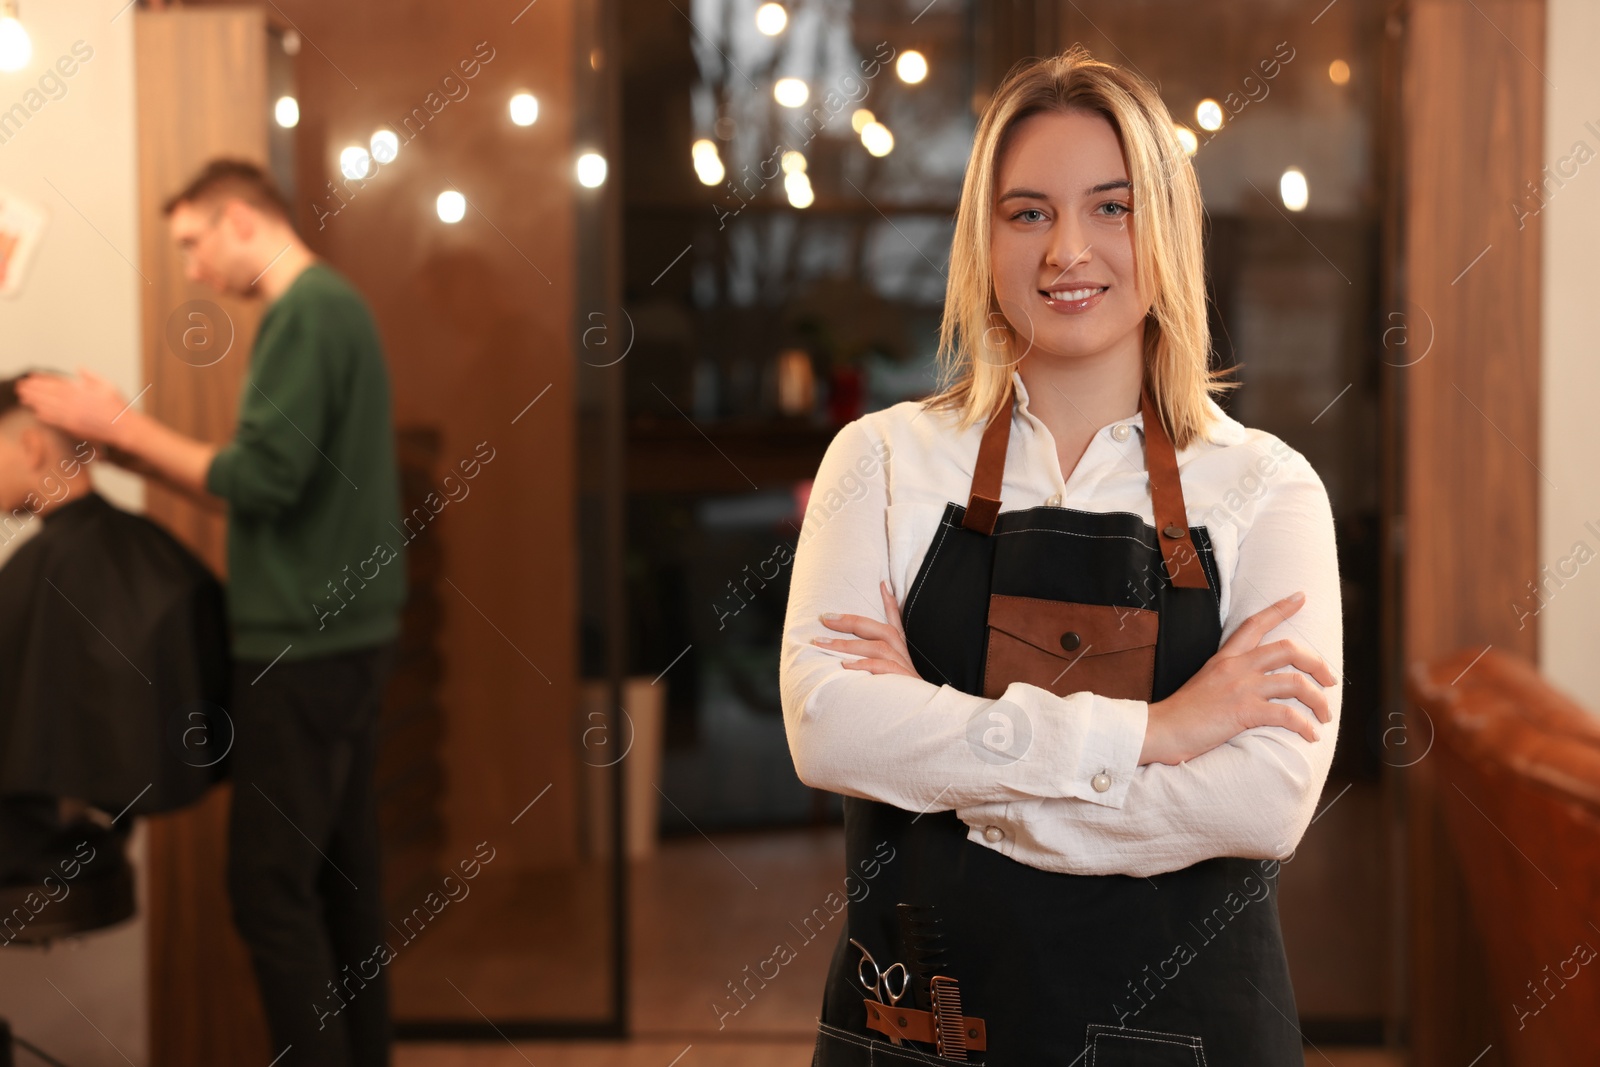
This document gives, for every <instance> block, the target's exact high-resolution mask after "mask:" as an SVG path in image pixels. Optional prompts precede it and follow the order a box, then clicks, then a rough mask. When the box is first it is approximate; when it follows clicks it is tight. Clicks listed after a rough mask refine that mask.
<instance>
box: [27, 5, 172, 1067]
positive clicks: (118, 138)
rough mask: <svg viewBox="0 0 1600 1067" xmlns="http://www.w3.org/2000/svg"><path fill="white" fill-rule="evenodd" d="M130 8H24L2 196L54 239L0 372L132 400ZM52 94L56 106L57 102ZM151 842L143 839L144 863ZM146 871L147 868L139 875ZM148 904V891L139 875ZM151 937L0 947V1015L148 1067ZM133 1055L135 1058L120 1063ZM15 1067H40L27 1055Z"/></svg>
mask: <svg viewBox="0 0 1600 1067" xmlns="http://www.w3.org/2000/svg"><path fill="white" fill-rule="evenodd" d="M125 2H126V0H74V2H68V3H41V2H33V3H26V2H25V3H23V4H22V5H21V8H22V11H21V14H22V21H23V25H24V26H25V27H26V28H27V29H28V32H29V34H30V35H31V37H32V39H33V60H32V62H31V63H30V65H29V66H28V67H27V68H26V69H24V70H21V71H16V72H13V73H0V110H10V109H11V107H12V105H14V104H17V103H22V104H23V106H24V108H28V105H29V102H30V101H31V102H33V103H35V104H40V106H38V107H37V109H36V110H29V113H28V115H27V117H26V120H25V121H24V122H23V123H22V125H21V128H20V129H18V130H15V131H14V132H13V131H10V130H8V131H7V132H8V133H10V134H11V136H10V137H9V139H8V140H6V141H5V143H3V144H0V188H3V189H5V190H6V191H7V192H9V193H13V194H16V195H19V196H22V197H25V198H26V199H28V200H30V201H32V202H33V203H34V204H36V205H41V206H43V207H44V208H45V209H46V211H47V212H48V214H49V221H48V222H47V223H46V228H45V233H44V240H43V243H42V244H41V245H40V247H39V250H38V253H37V254H36V256H35V257H34V259H33V262H32V266H31V268H30V270H29V273H28V277H27V281H26V285H25V287H24V289H23V290H22V292H20V293H19V294H17V295H16V296H15V297H12V298H10V299H7V298H4V297H0V375H4V376H7V377H9V376H10V375H12V374H15V373H16V372H17V371H19V370H21V369H23V368H25V367H29V366H36V365H46V366H56V367H62V368H65V369H74V368H77V367H79V366H84V367H88V368H89V369H90V370H93V371H94V372H96V373H97V374H100V375H103V376H105V377H107V378H110V379H111V380H112V381H114V382H116V383H117V384H118V385H119V386H121V387H122V388H123V389H124V390H126V391H127V393H128V395H130V396H131V395H133V394H134V393H136V392H138V390H139V389H140V388H141V387H142V385H143V383H142V382H141V381H140V380H139V376H140V355H139V299H140V290H141V289H142V288H143V286H144V284H145V283H144V282H143V281H142V280H141V278H140V276H139V274H138V271H137V270H136V269H135V265H137V264H138V262H139V241H138V215H137V178H138V172H137V167H136V159H135V137H134V79H133V19H134V15H133V11H132V9H131V7H130V8H129V10H126V11H122V12H121V13H120V14H119V10H120V9H122V8H123V6H124V4H125ZM76 41H83V42H84V43H85V44H86V45H87V46H88V47H90V48H92V49H93V50H94V53H93V56H92V57H91V58H90V59H89V60H88V61H87V62H84V63H82V64H81V65H80V66H79V67H78V69H77V70H76V72H75V73H74V74H73V75H72V76H71V77H69V78H64V79H62V81H63V83H64V85H65V92H64V93H60V92H59V90H58V89H57V88H56V87H55V86H53V85H48V84H47V86H46V89H47V92H41V93H39V94H38V95H37V96H34V97H31V98H30V97H29V96H28V92H29V90H37V89H38V88H39V80H40V78H41V76H43V75H44V74H45V72H46V71H47V70H49V69H50V68H52V67H53V66H54V64H55V63H56V60H57V59H58V58H60V57H61V56H63V55H70V54H71V49H72V46H73V43H74V42H76ZM48 92H56V93H58V94H59V98H57V99H51V98H50V97H49V95H48ZM96 482H97V484H98V485H99V487H100V488H101V489H102V490H103V491H104V492H105V493H106V495H107V496H108V497H110V498H111V499H113V500H115V501H116V502H117V503H120V504H122V505H124V506H126V507H133V508H138V507H140V506H142V502H143V495H142V492H141V491H140V488H139V483H138V482H137V481H136V480H134V479H132V478H130V477H128V476H126V475H121V476H115V475H113V476H112V477H104V472H100V471H97V472H96ZM142 837H143V832H142V828H141V830H140V831H139V832H138V833H137V834H136V835H135V839H134V848H133V850H132V851H133V852H134V856H135V863H136V864H140V866H141V867H142V863H140V857H141V856H142V853H143V848H142ZM141 874H142V871H141ZM140 882H141V885H140V889H139V893H140V899H141V901H142V900H143V899H144V895H145V892H146V890H145V887H144V885H143V884H142V883H143V878H142V877H141V879H140ZM145 943H146V938H145V928H144V922H143V919H142V918H136V919H135V920H134V921H132V922H130V923H125V924H123V925H122V926H120V927H117V928H115V929H113V930H111V931H108V932H105V933H99V934H92V935H89V936H87V937H84V938H82V939H80V940H78V941H76V942H74V943H70V944H62V945H58V946H55V947H53V948H50V949H48V950H46V949H30V948H20V947H17V946H15V945H9V946H5V947H0V1014H3V1015H4V1016H5V1017H6V1018H7V1019H9V1021H10V1022H11V1025H12V1027H13V1029H14V1030H15V1031H16V1032H17V1033H18V1034H19V1035H21V1036H23V1037H25V1038H27V1039H28V1040H30V1041H32V1042H33V1043H34V1044H36V1045H38V1046H40V1047H41V1048H43V1049H44V1050H45V1051H46V1052H49V1053H50V1054H52V1055H53V1056H55V1057H57V1058H58V1059H61V1060H63V1061H64V1062H67V1063H70V1064H73V1065H74V1067H96V1065H100V1064H104V1065H106V1067H126V1064H127V1062H128V1061H129V1060H131V1061H132V1062H134V1063H137V1064H140V1065H141V1067H142V1065H143V1064H145V1063H147V1062H148V1058H149V1057H148V1048H149V1035H148V1025H147V1018H146V1017H147V1015H148V1009H147V1004H148V997H147V994H146V979H145V957H146V949H145ZM124 1057H126V1059H125V1058H124ZM18 1062H19V1063H32V1062H35V1061H34V1060H33V1057H31V1056H29V1055H27V1054H26V1053H19V1055H18Z"/></svg>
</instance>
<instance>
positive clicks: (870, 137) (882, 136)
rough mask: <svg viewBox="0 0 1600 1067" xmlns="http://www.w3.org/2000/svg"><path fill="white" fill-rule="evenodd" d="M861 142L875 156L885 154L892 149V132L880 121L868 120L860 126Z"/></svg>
mask: <svg viewBox="0 0 1600 1067" xmlns="http://www.w3.org/2000/svg"><path fill="white" fill-rule="evenodd" d="M861 143H862V144H863V145H865V146H866V148H867V151H868V152H871V153H872V154H873V155H875V156H886V155H888V154H889V153H890V152H893V151H894V134H892V133H890V132H889V127H887V126H885V125H884V124H883V123H881V122H869V123H867V124H866V125H865V126H863V127H861Z"/></svg>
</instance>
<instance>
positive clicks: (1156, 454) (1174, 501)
mask: <svg viewBox="0 0 1600 1067" xmlns="http://www.w3.org/2000/svg"><path fill="white" fill-rule="evenodd" d="M1139 408H1140V410H1141V411H1143V412H1144V462H1145V467H1146V469H1147V470H1148V471H1149V475H1150V504H1151V508H1152V510H1153V511H1154V514H1155V520H1156V539H1157V540H1159V541H1160V542H1161V558H1162V559H1163V560H1164V561H1165V562H1166V565H1167V577H1169V578H1171V579H1172V584H1173V585H1174V586H1177V587H1178V588H1180V589H1209V588H1210V586H1211V583H1210V582H1209V581H1207V580H1206V572H1205V568H1204V567H1202V566H1201V565H1200V553H1198V552H1196V551H1195V547H1194V539H1193V538H1192V537H1191V536H1190V535H1189V513H1188V510H1187V509H1186V508H1185V506H1184V503H1183V482H1182V481H1181V480H1180V479H1179V477H1178V454H1177V452H1176V451H1174V449H1173V447H1172V438H1171V437H1168V436H1167V428H1166V426H1165V425H1163V424H1162V422H1161V413H1160V412H1159V411H1157V410H1156V404H1155V401H1154V400H1152V399H1151V397H1150V391H1149V390H1148V389H1142V390H1140V393H1139Z"/></svg>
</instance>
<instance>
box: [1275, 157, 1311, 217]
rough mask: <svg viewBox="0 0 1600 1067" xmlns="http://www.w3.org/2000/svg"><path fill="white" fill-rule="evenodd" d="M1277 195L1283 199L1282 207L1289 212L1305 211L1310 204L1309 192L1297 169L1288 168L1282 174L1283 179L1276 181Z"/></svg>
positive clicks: (1304, 179) (1304, 178)
mask: <svg viewBox="0 0 1600 1067" xmlns="http://www.w3.org/2000/svg"><path fill="white" fill-rule="evenodd" d="M1278 195H1279V196H1280V197H1282V198H1283V206H1284V207H1286V208H1288V209H1289V210H1290V211H1304V210H1305V208H1306V205H1307V204H1308V203H1310V202H1311V190H1310V188H1309V187H1307V185H1306V176H1305V175H1304V174H1302V173H1301V172H1300V168H1299V167H1290V168H1289V169H1288V170H1286V171H1284V172H1283V177H1281V178H1279V179H1278Z"/></svg>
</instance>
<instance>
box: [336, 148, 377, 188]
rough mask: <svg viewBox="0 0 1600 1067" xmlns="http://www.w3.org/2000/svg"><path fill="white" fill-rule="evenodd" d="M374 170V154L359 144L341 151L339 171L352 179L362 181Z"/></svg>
mask: <svg viewBox="0 0 1600 1067" xmlns="http://www.w3.org/2000/svg"><path fill="white" fill-rule="evenodd" d="M371 170H372V155H371V154H370V153H369V152H368V151H367V150H366V149H365V148H362V147H361V146H360V145H358V144H353V145H351V146H350V147H348V148H346V149H345V150H344V151H342V152H340V153H339V172H340V173H341V174H343V175H344V176H345V177H346V178H349V179H350V180H351V181H360V180H361V179H362V178H365V177H366V176H367V174H368V173H370V172H371Z"/></svg>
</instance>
